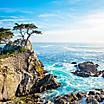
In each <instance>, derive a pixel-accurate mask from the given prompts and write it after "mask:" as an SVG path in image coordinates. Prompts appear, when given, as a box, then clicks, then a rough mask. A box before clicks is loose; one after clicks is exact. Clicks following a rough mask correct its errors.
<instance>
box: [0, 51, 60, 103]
mask: <svg viewBox="0 0 104 104" xmlns="http://www.w3.org/2000/svg"><path fill="white" fill-rule="evenodd" d="M59 86H60V83H58V82H57V81H56V80H55V78H54V76H53V75H51V74H48V73H46V71H45V70H44V65H43V64H42V62H41V61H40V60H39V59H38V58H37V55H36V54H35V53H34V52H31V51H25V52H22V53H16V54H14V55H12V56H9V57H5V58H0V102H1V103H0V104H8V102H9V104H12V103H13V104H26V101H27V100H28V99H31V100H32V98H34V99H35V98H37V93H41V92H43V91H46V90H50V89H55V88H57V87H59ZM39 98H40V97H39ZM39 98H37V99H38V100H39ZM17 99H20V100H21V99H22V102H24V103H17V102H18V101H17ZM15 100H16V101H15ZM25 100H26V101H25ZM38 100H36V101H34V102H38ZM29 104H30V103H29ZM32 104H33V103H32ZM36 104H37V103H36Z"/></svg>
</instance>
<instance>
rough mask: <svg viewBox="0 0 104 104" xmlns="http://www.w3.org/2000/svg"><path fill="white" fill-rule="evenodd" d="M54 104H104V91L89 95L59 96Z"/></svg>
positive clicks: (72, 94) (93, 91) (94, 91)
mask: <svg viewBox="0 0 104 104" xmlns="http://www.w3.org/2000/svg"><path fill="white" fill-rule="evenodd" d="M51 103H52V102H51ZM51 103H50V104H51ZM53 104H104V90H101V89H96V90H92V91H89V92H87V93H85V92H78V93H71V94H67V95H64V96H58V97H56V98H55V99H54V101H53Z"/></svg>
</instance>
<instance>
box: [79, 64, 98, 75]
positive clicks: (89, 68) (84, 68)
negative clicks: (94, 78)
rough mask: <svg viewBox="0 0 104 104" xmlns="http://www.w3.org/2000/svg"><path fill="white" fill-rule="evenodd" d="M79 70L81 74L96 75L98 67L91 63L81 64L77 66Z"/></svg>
mask: <svg viewBox="0 0 104 104" xmlns="http://www.w3.org/2000/svg"><path fill="white" fill-rule="evenodd" d="M78 67H79V70H80V71H81V72H90V73H93V74H96V72H97V67H98V65H96V64H94V63H93V62H83V63H80V64H78Z"/></svg>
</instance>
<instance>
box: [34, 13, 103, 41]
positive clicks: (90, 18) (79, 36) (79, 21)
mask: <svg viewBox="0 0 104 104" xmlns="http://www.w3.org/2000/svg"><path fill="white" fill-rule="evenodd" d="M64 19H65V21H64V20H63V21H62V22H60V23H55V24H58V25H57V27H56V28H52V29H50V30H48V31H46V32H45V34H47V39H46V36H43V38H42V37H41V38H42V39H41V41H44V40H45V41H46V40H47V41H60V42H62V41H63V42H74V41H78V42H104V12H103V11H102V12H99V11H97V12H95V11H93V12H90V13H88V14H87V15H83V16H76V17H74V19H73V21H72V22H70V20H68V19H67V18H64ZM66 19H67V21H66ZM55 24H54V25H55ZM47 26H48V25H47ZM50 27H51V24H50ZM35 41H36V40H35Z"/></svg>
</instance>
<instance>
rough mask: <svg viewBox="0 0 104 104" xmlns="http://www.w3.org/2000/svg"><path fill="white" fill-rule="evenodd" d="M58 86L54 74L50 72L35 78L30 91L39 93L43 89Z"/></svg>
mask: <svg viewBox="0 0 104 104" xmlns="http://www.w3.org/2000/svg"><path fill="white" fill-rule="evenodd" d="M59 86H60V84H59V83H57V82H56V81H55V79H54V76H53V75H51V74H48V75H46V76H44V77H42V78H41V79H37V81H36V83H35V84H34V85H33V86H32V88H31V93H33V92H35V93H37V92H38V93H39V92H43V91H45V90H49V89H55V88H57V87H59Z"/></svg>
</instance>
